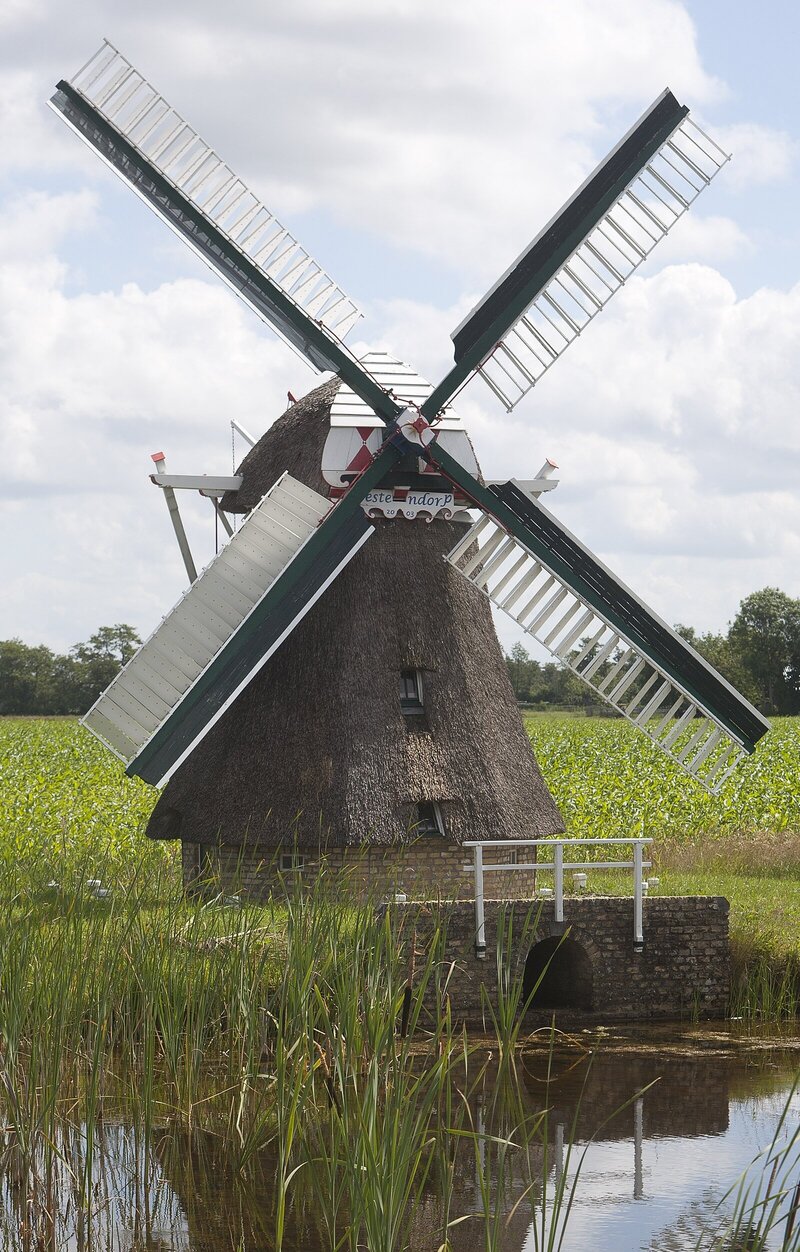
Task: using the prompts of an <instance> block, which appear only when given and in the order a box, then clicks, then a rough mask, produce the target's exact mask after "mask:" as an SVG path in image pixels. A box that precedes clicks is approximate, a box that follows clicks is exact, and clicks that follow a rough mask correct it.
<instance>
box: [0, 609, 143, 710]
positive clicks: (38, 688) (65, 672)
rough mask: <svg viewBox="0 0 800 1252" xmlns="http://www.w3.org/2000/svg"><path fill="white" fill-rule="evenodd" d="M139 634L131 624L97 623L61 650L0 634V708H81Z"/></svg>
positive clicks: (102, 686) (134, 646)
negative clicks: (92, 630) (90, 631)
mask: <svg viewBox="0 0 800 1252" xmlns="http://www.w3.org/2000/svg"><path fill="white" fill-rule="evenodd" d="M140 643H141V639H140V638H139V636H138V635H137V633H136V631H135V630H134V629H133V627H132V626H127V625H125V624H124V623H119V624H118V625H116V626H101V627H100V629H99V630H98V631H96V632H95V634H93V635H92V636H91V637H90V638H89V639H87V640H86V642H85V643H76V644H75V646H74V647H72V648H70V649H69V651H68V652H67V653H65V654H64V655H60V654H59V653H57V652H53V651H52V650H51V649H50V648H47V647H45V646H44V644H38V645H35V646H31V645H29V644H26V643H23V642H22V640H21V639H5V640H0V714H4V713H5V714H8V713H14V714H17V715H19V716H36V715H44V714H59V713H78V714H81V713H86V712H87V711H88V710H89V709H90V708H91V707H92V705H93V704H94V702H95V700H96V699H97V697H98V696H99V695H100V693H101V691H104V690H105V689H106V687H107V686H108V684H109V683H110V682H111V680H112V679H113V678H114V676H115V675H116V674H117V673H118V672H119V670H120V668H121V667H122V666H123V665H124V664H125V662H126V661H129V660H130V658H131V657H132V656H133V654H134V652H135V651H136V649H137V648H138V647H139V644H140Z"/></svg>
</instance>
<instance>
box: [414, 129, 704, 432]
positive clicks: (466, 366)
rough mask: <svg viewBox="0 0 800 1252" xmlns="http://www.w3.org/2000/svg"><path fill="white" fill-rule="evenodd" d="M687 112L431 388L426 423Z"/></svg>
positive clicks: (661, 131) (645, 149) (656, 137)
mask: <svg viewBox="0 0 800 1252" xmlns="http://www.w3.org/2000/svg"><path fill="white" fill-rule="evenodd" d="M688 112H689V110H688V108H687V107H686V106H685V105H684V106H683V107H682V108H681V112H680V116H679V118H678V120H677V121H675V120H674V119H671V120H670V121H669V123H665V125H664V126H662V127H661V128H660V129H659V130H658V131H657V132H656V133H655V135H653V137H652V138H651V140H650V141H649V142H648V143H647V144H645V145H644V147H642V148H640V149H639V151H638V152H637V153H636V157H635V159H634V160H631V161H629V162H628V164H627V165H626V166H625V169H624V170H623V172H622V174H620V176H619V177H618V178H617V180H616V182H614V183H613V184H612V186H611V187H610V188H609V190H608V191H607V192H606V194H605V195H604V196H603V197H602V198H601V199H600V200H599V201H597V203H596V204H595V205H593V207H592V212H591V213H585V214H584V216H583V217H582V218H581V220H580V222H579V223H578V225H577V226H576V227H574V229H573V230H572V231H571V232H570V234H568V235H567V236H565V238H564V239H563V240H562V241H561V243H560V244H559V245H558V246H557V247H556V248H554V250H553V252H552V253H551V254H550V256H549V258H548V260H547V262H546V263H545V264H543V265H540V267H539V269H538V270H536V272H535V273H534V275H533V277H532V278H531V279H530V280H529V281H528V282H527V283H526V284H525V286H524V288H523V289H522V290H521V291H520V292H519V293H518V294H517V296H516V298H515V299H513V300H512V301H510V302H509V303H508V304H507V305H506V306H505V308H503V309H502V310H501V311H500V313H498V315H497V316H496V317H495V319H494V321H493V322H492V323H491V325H490V326H489V327H488V328H487V329H486V330H485V331H484V333H483V334H482V335H481V336H480V338H479V339H477V340H476V341H475V343H474V344H472V346H471V347H469V348H468V349H467V351H466V352H465V353H464V356H463V357H462V358H461V359H460V360H457V361H456V363H455V365H454V366H453V368H452V369H451V370H450V372H449V373H448V374H446V375H445V377H444V378H443V379H442V381H441V382H440V383H439V385H438V386H437V387H434V389H433V391H432V392H431V394H430V395H429V396H428V398H427V400H426V401H425V402H424V404H423V405H422V406H421V410H420V411H421V412H422V414H423V416H424V417H426V418H427V419H428V421H429V422H430V421H433V419H434V418H435V417H436V416H437V414H438V413H440V412H441V410H442V409H443V408H444V407H445V405H446V404H447V403H448V401H449V400H451V399H452V397H453V395H454V394H455V392H456V391H457V390H458V388H459V387H460V386H461V385H462V383H464V382H465V381H466V379H467V378H469V376H470V374H472V373H473V371H474V370H476V369H477V368H478V367H479V366H480V365H481V364H482V363H483V361H484V360H485V359H486V357H487V356H488V355H489V353H490V352H491V351H492V349H493V348H494V347H495V346H496V345H497V344H498V343H499V342H500V340H501V339H502V338H503V336H504V335H505V334H506V332H507V331H509V330H510V329H511V327H512V326H514V324H515V323H516V322H517V321H518V320H519V319H520V317H522V315H523V313H524V312H525V311H526V309H528V308H530V306H531V304H532V303H533V301H534V300H535V299H536V297H537V295H538V294H539V292H540V291H541V290H542V288H543V287H545V286H546V284H547V283H548V282H549V281H550V279H551V278H553V276H554V275H555V274H556V273H557V272H558V270H560V269H561V267H562V265H564V264H565V262H567V261H568V260H569V258H570V257H571V256H572V254H573V252H574V251H575V250H576V248H577V247H578V246H579V245H580V244H581V242H582V241H583V240H584V239H586V237H587V236H588V235H589V234H590V233H591V231H592V230H593V229H594V227H595V226H596V225H597V223H598V222H599V221H600V220H601V218H602V217H603V216H604V215H605V214H606V213H607V212H608V210H609V209H610V208H611V206H612V205H613V204H615V203H616V201H617V200H618V199H619V198H620V196H621V195H622V193H623V192H624V191H625V188H626V187H627V186H628V184H629V183H630V182H632V180H633V179H634V178H635V177H636V175H637V174H638V173H639V171H640V170H641V169H642V168H643V167H644V165H646V163H647V162H648V161H649V160H650V158H651V157H652V156H654V154H655V153H656V152H657V151H658V149H659V148H660V147H661V146H662V144H664V143H665V142H666V140H667V139H668V138H669V136H670V135H671V134H672V132H673V131H674V130H675V128H676V127H677V126H679V125H680V123H681V122H682V121H683V119H684V117H686V116H687V114H688Z"/></svg>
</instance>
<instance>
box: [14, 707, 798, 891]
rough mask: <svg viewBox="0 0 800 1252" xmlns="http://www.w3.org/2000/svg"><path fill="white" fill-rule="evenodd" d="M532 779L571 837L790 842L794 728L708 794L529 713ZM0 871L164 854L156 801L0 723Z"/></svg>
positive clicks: (42, 725) (113, 764)
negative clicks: (155, 832)
mask: <svg viewBox="0 0 800 1252" xmlns="http://www.w3.org/2000/svg"><path fill="white" fill-rule="evenodd" d="M526 725H527V728H528V733H529V734H530V737H531V741H532V743H533V746H534V749H535V751H536V754H537V757H538V759H539V763H540V765H541V768H542V772H543V774H544V776H545V779H546V780H547V784H548V786H549V787H550V790H551V791H552V792H553V795H554V796H555V798H556V800H557V802H558V804H559V807H560V809H561V812H562V813H563V815H564V819H565V822H566V826H567V833H568V834H569V835H571V836H572V837H575V838H577V837H587V838H601V837H623V836H631V835H637V834H638V835H651V836H653V837H654V838H655V839H656V840H657V841H658V842H659V843H661V842H663V841H666V842H668V843H670V844H672V843H675V842H680V843H697V841H698V839H700V837H702V840H703V843H704V845H705V846H706V847H709V846H710V841H712V840H713V841H715V842H716V841H719V840H724V841H726V843H727V844H728V846H729V849H730V851H731V852H733V848H734V844H738V843H739V842H740V841H742V840H744V841H747V842H752V841H754V840H758V839H759V838H761V839H763V840H764V842H765V844H769V845H770V846H774V845H775V843H776V840H777V841H778V842H780V841H781V840H782V839H783V840H785V839H787V838H791V836H793V835H797V836H798V837H800V786H798V767H799V766H800V719H792V718H784V719H779V720H777V721H776V723H775V726H774V729H773V731H772V733H771V734H770V735H768V736H767V738H766V739H765V740H764V741H762V744H761V745H760V746H759V748H758V751H757V752H756V754H755V756H754V757H751V758H749V759H748V760H747V761H746V762H745V763H744V765H743V766H742V767H740V769H739V770H738V771H737V773H736V774H735V775H734V777H733V778H732V779H731V780H730V781H729V782H728V784H727V785H726V787H725V788H724V790H723V792H722V794H721V795H720V796H711V795H709V794H708V793H707V792H705V791H704V790H703V789H702V788H701V787H700V786H699V785H698V784H696V783H694V782H692V781H691V780H690V779H688V778H686V776H685V775H684V774H683V773H682V772H681V771H680V770H679V769H678V768H677V767H676V766H675V765H674V764H673V763H672V762H671V761H669V760H668V759H667V758H666V757H665V756H664V755H663V754H662V753H660V752H658V751H657V750H656V749H655V748H653V747H652V746H651V744H650V743H649V741H648V740H646V739H645V737H644V736H643V735H641V734H639V733H637V732H636V731H635V730H634V729H633V727H631V726H629V725H628V723H627V722H624V721H622V720H621V719H619V720H610V719H604V718H579V717H569V716H565V715H563V714H556V715H550V716H548V715H544V716H540V715H539V716H537V715H533V716H532V715H528V716H527V717H526ZM0 796H2V805H0V865H2V864H4V863H5V864H6V865H13V866H15V867H16V869H17V871H19V870H21V869H23V868H26V869H28V871H30V872H33V873H35V876H36V877H37V878H39V877H41V876H42V875H46V876H47V877H53V876H57V875H56V870H58V871H60V872H62V873H63V872H64V870H65V869H67V868H68V867H69V866H70V865H71V864H73V863H75V862H77V861H79V862H81V863H84V862H86V861H87V859H89V860H90V859H91V858H92V857H98V858H100V859H102V860H103V861H104V862H105V863H108V864H111V865H115V866H118V867H120V868H121V867H122V866H123V865H125V866H126V867H128V868H132V867H133V866H134V865H135V866H139V867H141V865H142V862H143V861H148V860H150V859H153V860H154V861H155V862H157V863H158V864H159V865H161V866H163V863H164V860H165V859H166V860H167V861H169V859H170V857H171V855H172V854H171V850H170V848H169V847H166V846H165V845H154V844H152V843H150V842H149V841H147V842H146V841H145V840H144V839H143V838H142V837H141V832H142V830H143V827H144V825H145V823H146V821H147V817H148V815H149V813H150V810H151V809H152V806H153V804H154V803H155V798H156V792H155V791H154V790H153V788H151V787H148V786H147V785H146V784H145V783H142V782H140V781H139V780H138V779H130V778H126V776H125V774H124V771H123V767H122V765H121V764H120V763H119V761H117V760H116V759H115V758H114V757H113V756H112V755H111V753H110V752H108V751H106V750H105V749H104V748H103V747H102V746H101V745H100V744H99V743H98V742H97V741H96V740H95V739H93V738H92V736H91V735H89V734H88V733H87V732H86V731H84V730H83V729H82V728H81V727H80V726H79V725H78V724H77V722H76V721H75V720H74V719H71V718H52V719H47V718H30V719H24V718H19V719H17V718H2V719H0Z"/></svg>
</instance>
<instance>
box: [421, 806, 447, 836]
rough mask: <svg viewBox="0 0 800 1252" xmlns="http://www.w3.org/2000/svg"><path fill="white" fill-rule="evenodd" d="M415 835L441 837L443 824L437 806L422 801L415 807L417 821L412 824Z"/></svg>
mask: <svg viewBox="0 0 800 1252" xmlns="http://www.w3.org/2000/svg"><path fill="white" fill-rule="evenodd" d="M414 834H415V835H443V834H444V823H443V821H442V814H441V812H440V811H439V805H438V804H434V803H433V802H432V801H431V800H423V802H422V804H418V805H417V820H416V822H415V823H414Z"/></svg>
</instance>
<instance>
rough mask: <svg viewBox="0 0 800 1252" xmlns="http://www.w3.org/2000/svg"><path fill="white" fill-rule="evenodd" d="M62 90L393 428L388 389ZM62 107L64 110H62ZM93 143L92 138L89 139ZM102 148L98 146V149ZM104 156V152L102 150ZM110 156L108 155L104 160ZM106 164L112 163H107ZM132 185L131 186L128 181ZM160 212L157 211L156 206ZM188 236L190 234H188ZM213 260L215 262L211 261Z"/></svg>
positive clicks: (94, 113)
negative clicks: (201, 225)
mask: <svg viewBox="0 0 800 1252" xmlns="http://www.w3.org/2000/svg"><path fill="white" fill-rule="evenodd" d="M58 90H59V91H61V92H63V94H64V95H65V96H66V97H67V99H68V100H69V101H70V103H71V104H72V105H73V107H74V108H75V109H76V110H77V111H78V112H79V113H82V114H83V115H84V116H85V117H86V118H87V119H88V120H89V122H90V123H91V124H92V126H94V127H95V128H96V129H97V130H98V131H99V132H100V133H101V134H102V135H104V136H105V138H106V139H107V140H108V141H109V143H111V144H113V145H114V146H115V147H116V148H118V149H119V151H120V152H121V153H122V154H123V155H124V156H125V157H126V158H127V159H128V161H130V162H131V163H132V164H133V165H136V166H138V168H139V169H140V171H141V172H142V173H143V174H144V175H146V177H147V178H149V179H150V181H151V182H152V183H153V185H154V186H155V187H156V188H157V189H158V190H159V191H160V192H161V194H162V195H164V196H166V197H167V198H168V199H169V200H171V201H172V202H173V204H175V206H176V207H177V208H178V209H179V210H180V212H181V213H183V214H184V215H185V216H186V217H187V218H189V219H194V220H197V219H198V218H199V219H200V220H201V221H202V223H203V230H204V232H205V233H206V235H207V236H208V239H209V240H210V242H211V243H213V244H214V245H216V247H218V248H219V250H220V252H221V253H222V254H223V255H224V256H226V257H227V258H228V259H229V261H231V263H232V264H235V265H236V266H237V267H238V268H239V269H240V270H241V271H242V272H243V273H244V274H245V275H246V276H247V278H248V279H249V280H250V281H251V282H252V283H253V284H254V286H256V287H259V288H261V289H262V290H263V291H264V292H265V295H266V297H268V299H269V300H270V301H272V303H273V304H275V306H276V307H277V308H278V309H279V310H280V312H281V314H282V315H283V316H284V317H285V318H286V320H287V321H288V322H290V323H291V324H292V325H293V326H294V328H295V329H296V330H297V331H298V333H299V334H300V335H301V336H303V337H305V338H306V339H307V340H308V342H309V343H310V344H313V346H314V347H315V348H316V349H317V351H318V352H319V353H320V354H321V355H322V356H323V357H325V358H327V362H328V364H329V365H330V368H331V369H332V370H333V372H334V373H335V374H337V375H338V376H339V378H341V379H342V381H343V382H345V383H347V385H348V387H351V388H352V390H353V391H354V392H355V393H356V395H357V396H360V397H361V399H362V400H363V401H364V403H365V404H368V405H369V407H370V408H371V409H373V410H374V411H375V412H376V413H377V414H378V416H379V417H381V418H383V419H384V421H387V422H390V421H392V420H393V419H394V418H395V417H397V415H398V413H400V412H402V409H401V407H400V406H399V405H397V404H395V403H394V401H393V400H391V399H390V397H389V396H388V395H387V394H386V392H385V391H384V390H383V388H382V387H380V386H378V384H377V383H376V382H375V380H374V379H373V378H372V377H371V376H370V375H369V374H367V373H366V372H365V371H364V370H363V369H362V368H361V367H360V366H359V364H358V363H357V362H356V361H354V360H353V358H352V357H350V356H349V355H348V353H347V352H345V351H344V349H342V348H340V347H339V345H338V344H337V342H336V340H335V339H333V338H332V337H331V336H329V335H328V333H327V332H326V331H325V330H323V328H322V327H321V326H320V325H319V324H318V323H317V322H314V321H312V319H311V318H310V317H308V316H307V315H306V314H305V313H304V312H303V310H302V309H301V308H300V307H299V306H298V305H297V304H295V302H294V301H293V300H292V299H291V298H290V297H289V296H287V295H286V294H285V292H284V291H282V290H281V288H280V287H278V286H277V285H276V284H275V283H273V282H272V281H271V280H270V279H269V278H268V277H267V276H266V275H265V274H264V273H263V272H262V271H261V270H260V269H258V268H257V266H255V265H253V263H252V262H251V261H250V260H249V259H248V258H247V257H246V256H245V255H244V253H243V252H241V251H240V250H239V249H238V248H237V247H236V245H235V244H233V243H232V242H231V241H230V240H229V239H228V238H227V237H226V236H225V235H223V234H222V232H221V231H220V230H219V229H218V228H217V227H216V226H215V225H214V223H213V222H212V221H211V220H210V219H209V218H208V217H206V215H205V214H204V213H203V210H202V209H201V208H199V206H198V205H196V204H193V203H192V201H190V200H188V199H187V198H186V197H185V196H184V195H182V193H181V192H180V191H178V190H177V189H176V188H175V187H173V185H172V183H170V182H168V181H167V179H166V178H164V177H163V175H162V174H160V173H159V171H158V170H157V169H156V167H155V166H154V165H152V164H151V162H150V161H148V159H147V157H145V156H143V154H142V153H141V152H139V151H138V150H137V149H136V148H134V147H133V145H132V144H130V143H129V142H128V140H126V139H125V137H124V136H123V135H122V134H121V133H120V132H119V131H118V130H117V129H116V127H115V126H113V125H112V124H111V123H110V122H109V121H107V120H106V118H104V117H103V115H102V114H101V113H99V112H98V110H97V109H95V108H94V107H93V106H92V105H91V104H90V103H89V101H88V100H86V99H85V98H84V97H83V96H82V95H81V94H80V93H79V92H77V91H76V90H75V89H74V87H71V86H70V84H69V83H67V82H64V81H63V80H62V81H61V82H60V83H58ZM57 107H58V106H57ZM86 137H87V138H88V139H89V140H90V141H91V136H90V135H88V134H87V136H86ZM93 146H94V147H97V145H96V144H94V145H93ZM98 151H100V149H99V148H98ZM103 155H105V154H103ZM106 159H109V158H108V157H106ZM112 164H114V166H115V168H116V169H118V170H119V172H120V173H121V174H122V175H123V177H127V176H126V174H125V170H124V168H122V167H121V166H120V165H117V163H116V162H113V161H112ZM128 181H130V180H128ZM156 207H157V206H156ZM182 233H185V234H188V232H185V231H184V232H182ZM210 260H211V258H209V261H210Z"/></svg>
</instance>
